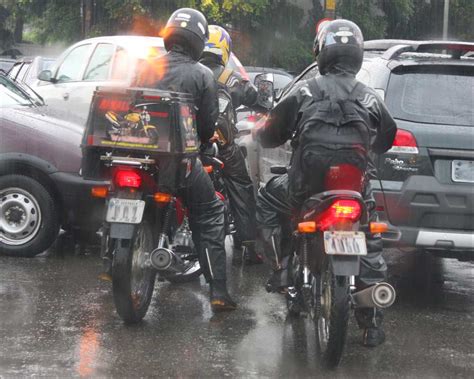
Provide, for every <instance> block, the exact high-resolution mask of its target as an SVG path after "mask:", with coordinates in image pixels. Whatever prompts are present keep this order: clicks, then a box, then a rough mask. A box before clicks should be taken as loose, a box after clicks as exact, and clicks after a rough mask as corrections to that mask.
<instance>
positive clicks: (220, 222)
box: [184, 160, 237, 311]
mask: <svg viewBox="0 0 474 379" xmlns="http://www.w3.org/2000/svg"><path fill="white" fill-rule="evenodd" d="M184 195H185V200H186V203H187V205H188V207H189V210H190V220H189V221H190V226H191V230H192V232H193V241H194V244H195V246H196V248H197V250H198V253H199V262H200V264H201V267H202V268H203V272H204V275H205V277H206V280H207V281H208V282H209V283H210V285H211V307H212V308H213V310H214V311H221V310H232V309H235V308H236V306H237V305H236V303H235V302H233V301H232V299H231V298H230V296H229V294H228V293H227V286H226V277H227V276H226V253H225V243H224V239H225V230H224V205H223V203H222V201H221V200H219V199H218V198H217V196H216V194H215V190H214V186H213V184H212V182H211V179H210V178H209V175H208V174H207V173H206V172H205V171H204V169H203V167H202V164H201V162H200V161H199V160H197V162H196V165H195V167H194V168H193V170H192V172H191V174H190V175H189V177H188V178H187V186H186V189H185V190H184Z"/></svg>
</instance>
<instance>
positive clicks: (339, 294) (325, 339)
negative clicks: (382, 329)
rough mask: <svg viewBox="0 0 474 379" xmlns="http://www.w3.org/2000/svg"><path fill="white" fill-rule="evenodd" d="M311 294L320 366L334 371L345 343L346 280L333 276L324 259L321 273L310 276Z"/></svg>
mask: <svg viewBox="0 0 474 379" xmlns="http://www.w3.org/2000/svg"><path fill="white" fill-rule="evenodd" d="M312 294H313V296H312V297H313V299H312V300H313V304H311V307H310V313H311V318H312V321H313V322H314V326H315V329H316V339H317V346H318V351H319V354H320V357H321V359H322V363H323V364H324V365H325V366H326V367H328V368H334V367H336V366H337V365H338V364H339V362H340V361H341V357H342V353H343V350H344V345H345V342H346V336H347V326H348V322H349V314H350V287H349V279H348V278H347V277H344V276H336V275H334V274H333V272H332V270H331V265H330V264H329V261H328V259H325V262H324V264H323V266H322V270H321V272H320V273H317V274H313V277H312Z"/></svg>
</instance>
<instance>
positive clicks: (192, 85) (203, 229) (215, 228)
mask: <svg viewBox="0 0 474 379" xmlns="http://www.w3.org/2000/svg"><path fill="white" fill-rule="evenodd" d="M208 36H209V31H208V24H207V20H206V18H205V17H204V15H203V14H202V13H201V12H199V11H197V10H194V9H190V8H182V9H178V10H177V11H175V12H174V13H173V14H172V15H171V17H170V18H169V20H168V22H167V24H166V27H165V31H164V43H165V48H166V50H167V51H168V53H167V54H166V55H164V56H162V57H159V58H157V59H155V60H154V61H153V62H148V63H147V64H146V66H145V67H143V68H142V69H141V70H139V73H138V75H137V78H136V85H138V86H144V87H152V88H157V89H160V90H167V91H175V92H184V93H189V94H191V95H193V97H194V102H195V106H196V109H197V116H196V123H197V132H198V135H199V138H200V139H201V143H202V144H203V145H206V144H208V141H209V139H210V138H211V137H212V136H213V135H214V130H215V125H216V120H217V116H218V113H219V107H218V99H217V85H216V81H215V80H214V77H213V75H212V72H211V71H210V70H209V69H208V68H207V67H205V66H203V65H202V64H200V63H199V62H198V60H199V58H200V56H201V53H202V51H203V49H204V45H205V42H206V40H207V38H208ZM182 196H183V198H184V200H185V201H186V203H187V206H188V209H189V210H190V226H191V230H192V235H193V241H194V244H195V246H196V248H197V249H198V252H199V261H200V264H201V267H202V268H203V271H204V275H205V277H206V280H207V281H208V282H209V283H210V288H211V291H210V300H211V307H212V309H213V310H214V311H225V310H233V309H235V308H236V307H237V305H236V303H235V302H234V301H232V299H231V298H230V296H229V294H228V292H227V286H226V253H225V245H224V239H225V230H224V207H223V203H222V201H221V200H219V199H218V198H217V197H216V193H215V190H214V186H213V184H212V182H211V179H210V178H209V175H208V174H207V173H206V172H205V171H204V169H203V167H202V164H201V162H200V161H199V159H198V160H197V161H196V164H195V166H194V167H193V168H192V172H191V173H190V174H189V176H188V177H187V178H186V188H185V189H183V191H182Z"/></svg>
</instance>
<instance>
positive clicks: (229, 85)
mask: <svg viewBox="0 0 474 379" xmlns="http://www.w3.org/2000/svg"><path fill="white" fill-rule="evenodd" d="M231 51H232V40H231V38H230V36H229V34H228V33H227V31H226V30H225V29H224V28H222V27H220V26H217V25H209V39H208V41H207V42H206V46H205V47H204V51H203V53H202V58H201V61H200V62H201V63H202V64H204V65H205V66H207V67H209V68H210V69H211V71H212V73H213V74H214V78H215V79H216V80H217V85H218V88H219V91H224V96H223V97H222V99H221V100H220V101H221V103H222V102H224V103H225V102H226V98H227V99H229V100H231V101H230V104H229V106H228V107H226V108H225V109H223V110H222V111H221V114H220V116H219V119H218V122H217V129H216V134H215V136H214V139H215V140H216V141H217V143H218V144H219V158H220V159H221V160H222V161H223V162H224V169H223V178H224V183H225V187H226V191H227V195H228V198H229V203H230V210H231V212H232V215H233V218H234V222H235V227H236V230H237V233H236V234H237V237H235V239H234V247H238V245H239V243H236V241H241V242H242V246H243V259H244V263H245V264H257V263H262V262H263V260H262V258H261V257H260V256H259V255H258V254H257V253H256V251H255V240H256V221H255V212H256V202H255V193H254V187H253V183H252V180H251V179H250V176H249V174H248V172H247V167H246V165H245V157H244V155H243V153H242V151H241V149H240V147H239V146H238V145H237V144H236V143H235V142H234V138H235V135H236V133H237V129H236V127H235V123H236V121H237V115H236V112H235V109H237V108H238V107H239V106H241V105H245V106H248V107H252V106H253V105H255V103H256V101H257V89H256V88H255V86H254V85H253V84H252V83H251V82H249V81H248V80H245V79H244V78H243V77H242V76H241V75H240V74H239V73H237V72H235V71H234V70H232V69H230V68H226V66H227V62H228V61H229V57H230V54H231Z"/></svg>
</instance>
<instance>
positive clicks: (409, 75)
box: [385, 70, 474, 126]
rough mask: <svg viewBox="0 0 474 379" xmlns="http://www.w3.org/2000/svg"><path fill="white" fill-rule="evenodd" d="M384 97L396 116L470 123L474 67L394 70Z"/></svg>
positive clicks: (433, 121) (412, 119) (408, 118)
mask: <svg viewBox="0 0 474 379" xmlns="http://www.w3.org/2000/svg"><path fill="white" fill-rule="evenodd" d="M385 100H386V102H387V106H388V107H389V109H390V111H391V112H392V115H393V116H394V117H395V118H398V119H402V120H408V121H414V122H420V123H431V124H447V125H463V126H472V125H474V114H473V109H474V71H472V70H469V71H467V70H465V71H460V70H456V71H452V70H451V71H450V72H442V71H439V70H438V71H435V70H429V71H428V72H426V71H422V72H416V71H414V72H402V73H394V74H392V76H391V77H390V83H389V86H388V91H387V95H386V99H385Z"/></svg>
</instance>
